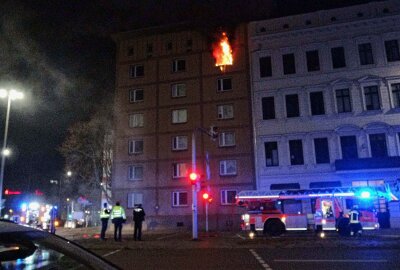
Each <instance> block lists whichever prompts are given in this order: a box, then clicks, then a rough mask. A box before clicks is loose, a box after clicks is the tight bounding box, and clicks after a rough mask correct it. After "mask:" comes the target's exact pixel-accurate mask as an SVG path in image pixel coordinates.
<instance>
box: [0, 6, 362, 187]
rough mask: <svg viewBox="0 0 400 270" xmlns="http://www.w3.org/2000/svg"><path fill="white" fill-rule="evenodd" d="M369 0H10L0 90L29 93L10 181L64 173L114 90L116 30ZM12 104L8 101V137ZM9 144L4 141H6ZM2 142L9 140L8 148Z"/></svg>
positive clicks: (24, 182)
mask: <svg viewBox="0 0 400 270" xmlns="http://www.w3.org/2000/svg"><path fill="white" fill-rule="evenodd" d="M361 2H367V1H363V0H347V1H344V0H329V1H328V0H318V1H317V0H302V1H300V0H275V1H274V0H248V1H244V0H230V1H228V0H218V1H216V0H214V1H211V0H209V1H205V0H203V1H200V0H192V1H189V0H164V1H163V0H157V1H156V0H114V1H110V0H96V1H95V0H76V1H65V0H51V1H41V0H35V1H32V0H2V1H1V10H0V88H11V87H12V88H16V89H18V90H21V91H23V92H24V93H25V99H24V100H23V101H16V102H14V103H12V109H11V116H10V126H9V136H8V142H9V143H8V145H9V147H10V148H11V149H12V151H13V155H12V157H10V158H9V159H7V162H6V171H5V184H4V187H9V188H18V189H23V190H28V189H30V190H34V189H36V188H43V189H46V187H45V186H46V185H48V183H49V180H50V179H57V178H59V177H61V175H62V174H63V173H64V172H63V159H62V157H61V155H60V154H59V152H58V151H57V148H58V147H59V146H60V145H61V143H62V142H63V140H64V137H65V135H66V130H67V128H68V126H69V125H70V124H72V123H74V122H76V121H80V120H85V119H87V118H88V117H89V115H90V114H91V112H92V111H93V110H94V109H95V106H96V104H99V103H100V102H101V101H103V102H104V101H107V102H111V100H112V99H111V97H110V95H112V93H113V91H114V69H115V64H114V57H115V56H114V54H115V52H114V50H115V48H114V43H113V41H112V40H111V38H110V34H112V33H115V32H118V31H126V30H129V29H133V28H138V27H145V26H154V25H161V24H170V23H177V22H183V21H190V20H194V21H196V22H199V23H205V24H210V23H211V24H214V25H216V26H224V25H225V24H232V23H236V22H237V21H247V20H250V19H263V18H266V17H278V16H281V15H288V14H294V13H299V12H300V11H301V10H302V9H305V10H307V11H313V10H317V9H321V8H323V7H328V8H330V7H336V6H343V5H347V4H349V3H361ZM5 111H6V103H5V101H4V100H0V138H3V132H4V131H3V130H4V119H5ZM1 143H2V140H1ZM0 147H1V146H0Z"/></svg>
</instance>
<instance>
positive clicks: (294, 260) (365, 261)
mask: <svg viewBox="0 0 400 270" xmlns="http://www.w3.org/2000/svg"><path fill="white" fill-rule="evenodd" d="M274 261H275V262H339V263H342V262H343V263H345V262H346V263H347V262H350V263H351V262H353V263H368V262H375V263H382V262H388V261H387V260H351V259H349V260H333V259H332V260H302V259H298V260H297V259H293V260H287V259H277V260H274Z"/></svg>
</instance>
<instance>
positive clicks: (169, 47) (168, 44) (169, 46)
mask: <svg viewBox="0 0 400 270" xmlns="http://www.w3.org/2000/svg"><path fill="white" fill-rule="evenodd" d="M166 47H167V51H170V50H172V42H168V43H167V46H166Z"/></svg>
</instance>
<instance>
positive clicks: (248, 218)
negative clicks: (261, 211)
mask: <svg viewBox="0 0 400 270" xmlns="http://www.w3.org/2000/svg"><path fill="white" fill-rule="evenodd" d="M243 220H244V222H249V220H250V215H249V214H244V215H243Z"/></svg>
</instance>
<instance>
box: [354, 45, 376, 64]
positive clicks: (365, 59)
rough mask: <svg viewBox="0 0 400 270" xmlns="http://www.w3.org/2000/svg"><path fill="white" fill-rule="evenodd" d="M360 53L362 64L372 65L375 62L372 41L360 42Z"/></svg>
mask: <svg viewBox="0 0 400 270" xmlns="http://www.w3.org/2000/svg"><path fill="white" fill-rule="evenodd" d="M358 54H359V56H360V64H361V65H371V64H373V63H374V56H373V54H372V46H371V43H364V44H358Z"/></svg>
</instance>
